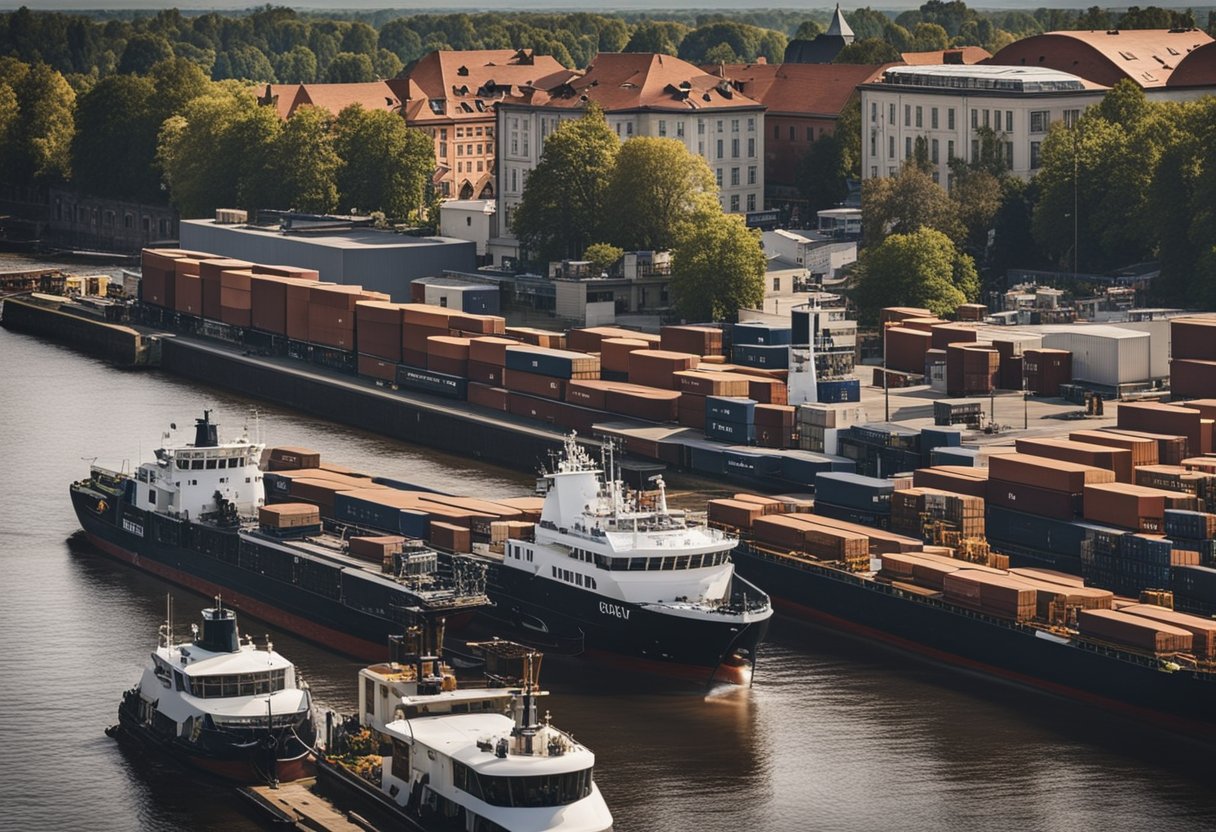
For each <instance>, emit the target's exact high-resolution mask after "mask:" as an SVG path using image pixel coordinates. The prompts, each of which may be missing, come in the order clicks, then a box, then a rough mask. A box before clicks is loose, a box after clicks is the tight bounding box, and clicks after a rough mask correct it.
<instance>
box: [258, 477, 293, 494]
mask: <svg viewBox="0 0 1216 832" xmlns="http://www.w3.org/2000/svg"><path fill="white" fill-rule="evenodd" d="M262 486H263V487H264V489H265V491H266V493H267V494H278V495H281V496H286V495H288V494H290V493H291V480H290V479H288V478H287V477H285V476H283V475H282V474H276V473H274V472H273V471H267V472H266V473H264V474H262Z"/></svg>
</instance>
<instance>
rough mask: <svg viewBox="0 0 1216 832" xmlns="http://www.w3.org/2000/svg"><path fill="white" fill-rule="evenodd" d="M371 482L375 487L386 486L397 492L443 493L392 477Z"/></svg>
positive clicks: (373, 478) (375, 478)
mask: <svg viewBox="0 0 1216 832" xmlns="http://www.w3.org/2000/svg"><path fill="white" fill-rule="evenodd" d="M372 482H374V483H375V484H376V485H387V486H388V487H389V488H396V489H397V490H398V491H429V492H430V493H432V494H443V493H444V492H442V491H440V490H438V489H436V488H430V487H428V486H425V485H419V484H418V483H415V482H406V481H405V480H395V479H393V478H392V477H372Z"/></svg>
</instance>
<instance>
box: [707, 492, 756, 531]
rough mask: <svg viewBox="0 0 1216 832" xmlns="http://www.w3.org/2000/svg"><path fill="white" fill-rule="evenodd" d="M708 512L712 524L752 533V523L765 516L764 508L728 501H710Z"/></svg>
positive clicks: (753, 504)
mask: <svg viewBox="0 0 1216 832" xmlns="http://www.w3.org/2000/svg"><path fill="white" fill-rule="evenodd" d="M706 512H707V517H708V519H709V522H710V523H715V524H719V525H723V526H728V527H730V528H733V529H740V530H742V531H750V530H751V527H752V523H754V522H755V521H756V520H758V519H759V518H761V517H763V516H764V514H765V511H764V506H761V505H756V504H755V503H744V502H740V501H739V500H727V499H720V500H710V501H709V502H708V503H706Z"/></svg>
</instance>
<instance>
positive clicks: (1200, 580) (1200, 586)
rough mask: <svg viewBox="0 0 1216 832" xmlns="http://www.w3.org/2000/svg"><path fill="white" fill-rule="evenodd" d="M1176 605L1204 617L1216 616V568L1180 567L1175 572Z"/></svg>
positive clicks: (1173, 576) (1173, 582)
mask: <svg viewBox="0 0 1216 832" xmlns="http://www.w3.org/2000/svg"><path fill="white" fill-rule="evenodd" d="M1171 577H1172V584H1171V588H1172V589H1173V591H1174V604H1175V605H1176V606H1177V607H1178V608H1180V609H1184V610H1189V611H1191V612H1196V613H1200V614H1202V615H1212V614H1216V568H1213V567H1210V566H1179V567H1177V568H1176V569H1174V571H1173V575H1172V576H1171Z"/></svg>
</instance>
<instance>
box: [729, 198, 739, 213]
mask: <svg viewBox="0 0 1216 832" xmlns="http://www.w3.org/2000/svg"><path fill="white" fill-rule="evenodd" d="M730 210H731V211H732V212H737V211H738V210H739V195H738V194H731V195H730Z"/></svg>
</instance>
